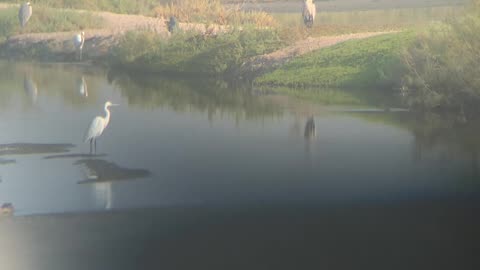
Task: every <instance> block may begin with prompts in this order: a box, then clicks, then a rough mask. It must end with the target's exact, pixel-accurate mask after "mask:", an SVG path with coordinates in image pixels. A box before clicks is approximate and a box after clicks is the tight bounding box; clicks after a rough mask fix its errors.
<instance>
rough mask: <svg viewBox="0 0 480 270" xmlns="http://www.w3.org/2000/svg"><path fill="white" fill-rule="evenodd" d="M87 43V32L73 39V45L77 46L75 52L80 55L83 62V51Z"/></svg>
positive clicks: (79, 57)
mask: <svg viewBox="0 0 480 270" xmlns="http://www.w3.org/2000/svg"><path fill="white" fill-rule="evenodd" d="M84 43H85V32H83V31H82V32H81V33H78V34H76V35H75V37H73V45H74V46H75V51H76V53H77V55H78V59H79V60H80V61H82V51H83V44H84Z"/></svg>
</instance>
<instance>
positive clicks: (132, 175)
mask: <svg viewBox="0 0 480 270" xmlns="http://www.w3.org/2000/svg"><path fill="white" fill-rule="evenodd" d="M74 165H83V166H85V168H86V169H87V176H86V179H84V180H82V181H80V182H78V183H79V184H90V183H101V182H114V181H124V180H134V179H140V178H145V177H148V176H150V175H151V173H150V171H149V170H145V169H129V168H122V167H120V166H118V165H117V164H115V163H113V162H108V161H106V160H102V159H82V160H78V161H76V162H74Z"/></svg>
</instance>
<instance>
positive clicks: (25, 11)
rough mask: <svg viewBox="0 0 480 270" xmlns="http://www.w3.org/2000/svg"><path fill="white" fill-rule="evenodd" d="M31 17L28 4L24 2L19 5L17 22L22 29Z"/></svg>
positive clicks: (30, 7)
mask: <svg viewBox="0 0 480 270" xmlns="http://www.w3.org/2000/svg"><path fill="white" fill-rule="evenodd" d="M31 16H32V5H31V4H30V2H26V3H23V4H21V5H20V10H19V11H18V20H19V21H20V26H21V27H22V28H23V27H25V25H26V24H27V22H28V20H29V19H30V17H31Z"/></svg>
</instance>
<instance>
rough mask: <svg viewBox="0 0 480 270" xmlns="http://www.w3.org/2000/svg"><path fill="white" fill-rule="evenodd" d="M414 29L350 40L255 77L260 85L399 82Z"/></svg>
mask: <svg viewBox="0 0 480 270" xmlns="http://www.w3.org/2000/svg"><path fill="white" fill-rule="evenodd" d="M413 38H414V33H413V32H401V33H392V34H385V35H381V36H376V37H372V38H367V39H363V40H351V41H347V42H344V43H341V44H338V45H335V46H332V47H329V48H324V49H320V50H317V51H315V52H312V53H309V54H306V55H303V56H301V57H298V58H296V59H294V60H292V61H291V62H289V63H287V64H286V65H284V66H282V67H281V68H279V69H277V70H275V71H273V72H271V73H268V74H265V75H263V76H261V77H259V78H257V79H256V80H255V83H256V84H257V85H277V86H291V87H307V86H320V87H341V88H369V87H379V86H382V87H385V86H388V85H393V84H396V82H395V80H397V78H396V75H397V72H398V70H399V69H401V68H402V67H401V66H400V55H401V52H402V50H403V49H405V48H406V47H408V46H409V44H410V43H411V42H412V41H413Z"/></svg>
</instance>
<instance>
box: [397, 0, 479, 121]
mask: <svg viewBox="0 0 480 270" xmlns="http://www.w3.org/2000/svg"><path fill="white" fill-rule="evenodd" d="M479 32H480V0H474V1H472V5H471V9H470V13H469V14H468V15H466V16H464V17H461V18H456V19H452V20H450V21H448V22H447V23H441V24H440V23H439V24H435V25H432V26H431V28H430V29H428V30H427V31H424V32H422V33H420V34H419V35H418V36H417V37H416V39H415V42H414V43H413V44H412V46H410V48H409V49H408V51H407V52H406V53H405V57H404V64H405V66H406V67H407V69H406V73H405V74H404V76H403V80H402V88H401V89H402V92H403V94H404V95H405V100H406V103H407V104H408V105H409V106H411V107H414V108H420V109H436V108H437V109H438V108H441V109H448V110H459V111H461V112H462V113H464V112H465V113H467V111H466V110H467V109H468V110H474V111H478V109H477V108H478V104H479V103H480V80H479V79H478V78H479V77H478V74H480V65H479V64H478V63H479V62H480V55H479V54H478V52H479V51H480V36H479V35H478V33H479Z"/></svg>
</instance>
